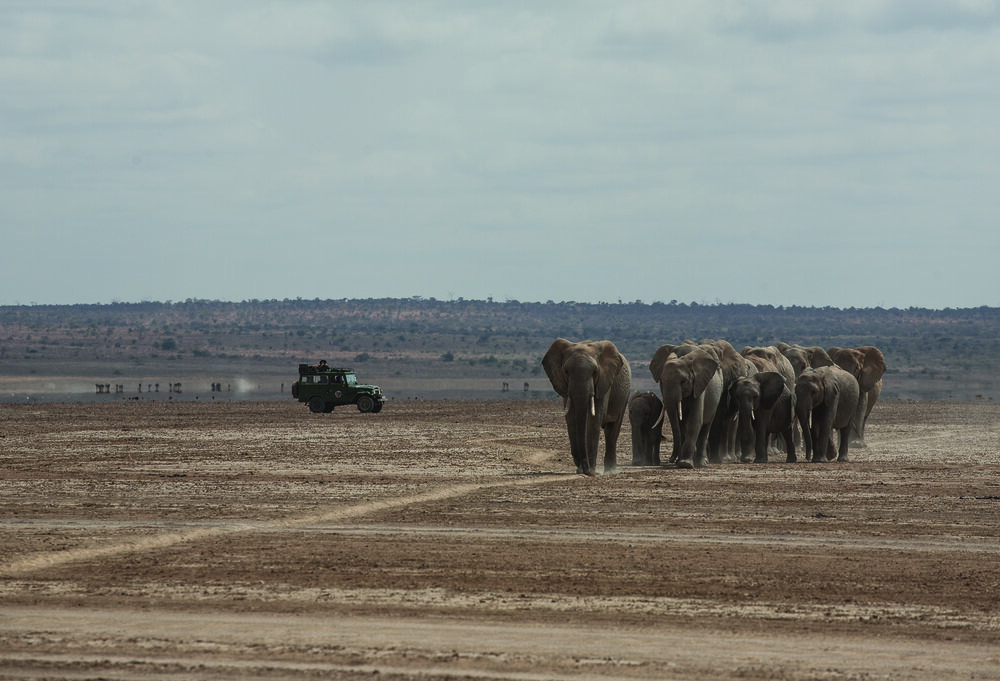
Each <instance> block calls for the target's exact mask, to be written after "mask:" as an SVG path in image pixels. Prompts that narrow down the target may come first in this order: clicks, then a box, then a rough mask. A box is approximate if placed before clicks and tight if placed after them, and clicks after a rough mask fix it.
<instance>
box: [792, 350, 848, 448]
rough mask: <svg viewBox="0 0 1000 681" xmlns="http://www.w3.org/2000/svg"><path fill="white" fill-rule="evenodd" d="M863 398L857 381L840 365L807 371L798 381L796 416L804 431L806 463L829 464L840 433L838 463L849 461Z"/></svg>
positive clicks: (796, 384)
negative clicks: (829, 456)
mask: <svg viewBox="0 0 1000 681" xmlns="http://www.w3.org/2000/svg"><path fill="white" fill-rule="evenodd" d="M860 395H861V389H860V388H859V387H858V381H857V379H856V378H854V376H852V375H851V374H850V373H848V372H846V371H844V370H843V369H841V368H840V367H838V366H836V365H834V366H830V367H820V368H819V369H806V370H805V371H803V372H802V374H801V375H800V376H799V377H798V378H797V379H796V381H795V414H796V416H797V417H798V420H799V425H800V426H801V427H802V435H803V440H805V445H806V447H805V449H806V459H810V457H811V459H812V461H820V462H822V461H827V460H828V453H831V454H832V452H830V449H831V448H832V446H833V431H834V430H836V431H838V432H839V433H840V445H839V449H838V456H837V460H838V461H848V460H849V459H848V444H849V442H850V439H851V427H852V426H853V425H854V416H855V412H857V408H858V400H859V398H860ZM810 420H811V423H810Z"/></svg>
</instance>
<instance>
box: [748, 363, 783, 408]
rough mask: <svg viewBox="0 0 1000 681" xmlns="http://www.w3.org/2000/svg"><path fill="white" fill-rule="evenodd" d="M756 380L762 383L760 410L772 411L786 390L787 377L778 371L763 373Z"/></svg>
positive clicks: (756, 375) (755, 375) (755, 376)
mask: <svg viewBox="0 0 1000 681" xmlns="http://www.w3.org/2000/svg"><path fill="white" fill-rule="evenodd" d="M754 378H755V379H757V382H758V383H760V408H761V409H770V408H771V407H773V406H774V405H775V404H777V402H778V398H779V397H781V393H782V392H784V390H785V377H784V376H782V375H781V374H779V373H778V372H777V371H762V372H760V373H759V374H754Z"/></svg>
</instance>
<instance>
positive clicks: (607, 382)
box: [594, 341, 625, 395]
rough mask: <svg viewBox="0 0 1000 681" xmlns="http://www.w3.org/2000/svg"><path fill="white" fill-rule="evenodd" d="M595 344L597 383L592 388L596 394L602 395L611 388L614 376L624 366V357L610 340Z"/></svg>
mask: <svg viewBox="0 0 1000 681" xmlns="http://www.w3.org/2000/svg"><path fill="white" fill-rule="evenodd" d="M595 345H596V346H597V348H598V351H599V352H598V355H597V366H598V370H597V385H595V386H594V390H595V393H596V394H597V395H604V394H606V393H607V392H608V391H609V390H611V384H612V383H613V382H614V380H615V376H617V375H618V373H619V372H620V371H621V370H622V367H623V366H625V358H624V357H623V356H622V353H620V352H618V348H616V347H615V344H614V343H612V342H611V341H599V342H598V343H596V344H595Z"/></svg>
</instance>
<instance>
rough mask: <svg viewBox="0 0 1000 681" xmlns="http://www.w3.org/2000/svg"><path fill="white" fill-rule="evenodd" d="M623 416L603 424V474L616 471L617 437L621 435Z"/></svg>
mask: <svg viewBox="0 0 1000 681" xmlns="http://www.w3.org/2000/svg"><path fill="white" fill-rule="evenodd" d="M623 417H624V414H622V415H620V416H619V417H618V418H617V419H616V420H614V421H612V422H610V423H605V424H604V472H605V473H614V472H615V471H616V470H618V436H619V435H620V434H621V430H622V421H623V420H624V419H623Z"/></svg>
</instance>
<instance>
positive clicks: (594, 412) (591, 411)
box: [590, 395, 597, 416]
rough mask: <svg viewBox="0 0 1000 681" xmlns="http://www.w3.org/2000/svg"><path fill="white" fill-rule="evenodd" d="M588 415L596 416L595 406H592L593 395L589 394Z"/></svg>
mask: <svg viewBox="0 0 1000 681" xmlns="http://www.w3.org/2000/svg"><path fill="white" fill-rule="evenodd" d="M590 415H591V416H597V408H596V407H595V406H594V396H593V395H591V396H590Z"/></svg>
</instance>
